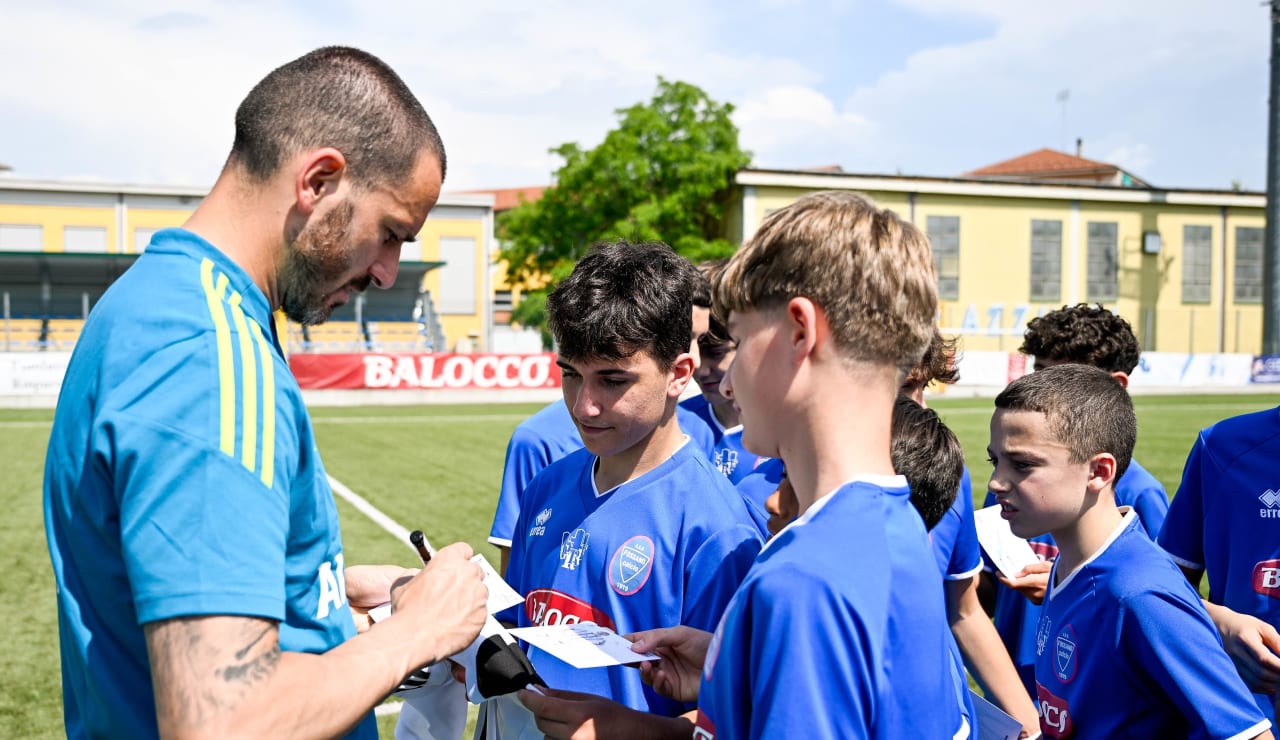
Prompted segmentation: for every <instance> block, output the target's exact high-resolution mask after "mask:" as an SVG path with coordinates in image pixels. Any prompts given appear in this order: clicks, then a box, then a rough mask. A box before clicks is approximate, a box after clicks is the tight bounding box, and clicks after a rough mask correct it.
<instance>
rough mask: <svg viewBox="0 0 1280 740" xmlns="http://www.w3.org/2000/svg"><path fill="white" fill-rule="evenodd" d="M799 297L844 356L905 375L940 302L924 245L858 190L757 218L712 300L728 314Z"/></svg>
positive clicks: (819, 196)
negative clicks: (815, 310)
mask: <svg viewBox="0 0 1280 740" xmlns="http://www.w3.org/2000/svg"><path fill="white" fill-rule="evenodd" d="M797 297H805V298H808V299H809V300H811V301H813V302H814V304H816V305H817V306H818V307H819V308H821V309H822V311H823V312H824V313H825V314H826V317H827V322H828V324H829V325H830V326H831V331H832V334H833V337H834V339H835V343H836V347H837V348H838V349H839V350H840V352H841V353H842V354H843V355H844V356H845V357H846V358H848V359H850V360H853V361H857V362H869V363H876V364H884V363H888V364H893V365H895V366H896V367H897V368H898V369H899V370H900V371H902V372H906V371H907V370H908V369H910V368H911V366H913V365H915V364H916V363H917V362H919V361H920V357H921V356H922V355H923V354H924V351H925V348H926V347H928V345H929V338H930V337H931V336H932V332H933V324H934V316H935V315H936V313H937V308H938V292H937V284H936V281H935V279H934V269H933V257H932V253H931V252H930V250H929V241H928V239H926V238H925V235H924V234H923V233H921V232H920V231H919V230H918V229H916V227H914V226H912V225H911V224H909V223H907V222H905V221H903V220H902V219H901V218H899V217H898V216H897V214H895V213H893V212H892V211H889V210H883V209H880V208H877V207H876V206H875V204H873V203H872V202H871V201H870V200H868V199H867V198H865V197H863V196H861V195H857V194H855V193H850V192H844V191H824V192H819V193H812V194H810V195H806V196H805V197H803V198H801V199H800V200H797V201H796V202H795V203H792V204H791V205H789V206H786V207H785V208H781V209H779V210H777V211H774V212H773V213H771V214H769V215H768V216H766V217H765V219H764V222H763V223H761V224H760V228H759V229H758V230H757V231H756V233H755V235H753V236H752V237H751V239H750V240H748V241H747V243H746V244H744V245H743V246H742V249H741V250H739V251H738V253H737V254H735V255H734V256H733V257H732V258H731V259H730V260H729V264H727V265H725V268H724V271H723V272H721V274H720V279H719V280H717V281H716V285H715V296H714V302H715V303H716V304H717V305H718V306H719V307H720V308H721V310H723V311H724V312H725V313H726V314H727V313H728V312H730V311H746V310H770V309H774V308H778V307H782V306H785V305H786V304H787V302H788V301H790V300H791V299H793V298H797Z"/></svg>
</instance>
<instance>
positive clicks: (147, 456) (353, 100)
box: [44, 47, 486, 738]
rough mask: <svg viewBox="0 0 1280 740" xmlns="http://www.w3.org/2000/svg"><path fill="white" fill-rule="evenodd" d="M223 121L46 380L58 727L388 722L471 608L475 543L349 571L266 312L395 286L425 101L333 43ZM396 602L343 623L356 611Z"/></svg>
mask: <svg viewBox="0 0 1280 740" xmlns="http://www.w3.org/2000/svg"><path fill="white" fill-rule="evenodd" d="M317 90H322V91H324V94H323V95H317V94H316V91H317ZM235 129H236V135H235V143H234V144H233V147H232V151H231V155H230V157H229V159H228V161H227V163H226V165H225V167H224V169H223V171H222V173H221V174H220V175H219V177H218V181H217V182H216V183H215V184H214V187H213V190H212V192H210V194H209V195H208V197H207V198H206V199H205V200H204V201H203V202H202V203H201V204H200V205H199V207H198V208H197V209H196V210H195V212H194V213H193V214H192V216H191V218H190V219H189V220H188V221H187V223H186V224H185V227H184V228H182V229H169V230H164V231H161V232H159V233H157V234H156V235H155V237H154V238H153V240H152V242H151V244H150V245H149V246H148V247H147V250H146V252H145V253H143V254H142V255H141V256H140V257H139V258H138V260H137V262H136V263H135V264H134V265H133V266H132V267H131V268H130V269H129V270H128V271H127V272H126V273H125V274H124V275H122V276H121V277H120V278H119V279H118V280H117V281H116V282H115V283H114V284H113V285H112V286H111V288H110V289H109V290H108V291H107V292H106V293H105V294H104V295H103V297H102V299H101V300H100V301H99V302H98V304H97V305H96V306H95V307H94V309H93V311H92V313H91V314H90V315H89V318H88V320H87V321H86V323H85V327H84V332H83V334H82V335H81V338H80V340H79V342H78V343H77V344H76V348H75V351H74V353H73V355H72V358H71V362H70V365H69V367H68V371H67V374H66V380H65V382H64V384H63V387H62V392H61V395H60V397H59V401H58V410H57V413H56V415H55V418H54V424H53V431H52V434H51V435H50V439H49V451H48V456H47V459H46V466H45V484H44V508H45V529H46V533H47V536H48V541H49V551H50V555H51V557H52V560H53V569H54V574H55V578H56V579H57V586H58V621H59V632H60V640H61V653H62V681H63V707H64V717H65V721H66V729H67V735H68V736H69V737H74V738H79V737H129V738H146V737H156V736H158V735H165V736H191V735H194V734H201V735H202V736H203V735H212V736H223V737H266V736H274V737H286V736H294V735H298V734H307V735H315V736H330V737H332V736H338V735H342V734H344V733H347V732H350V733H351V734H352V735H354V736H359V737H376V735H377V727H376V725H375V723H374V718H373V713H372V711H371V710H372V708H373V706H374V705H375V704H378V703H379V702H381V701H382V700H383V698H384V697H386V695H387V694H388V693H390V692H391V690H392V689H393V688H395V686H396V685H397V684H398V683H399V682H400V681H401V680H402V679H403V678H404V677H405V676H406V675H407V674H409V673H410V672H411V671H413V670H414V669H416V668H418V667H419V666H422V665H424V664H428V663H433V662H435V661H437V660H440V659H443V658H444V657H446V656H448V655H450V654H452V653H454V652H456V651H458V650H460V649H462V648H464V647H466V645H467V644H469V643H470V642H471V640H473V639H474V638H475V636H476V635H477V634H478V633H479V630H480V627H481V625H482V624H483V623H484V618H485V608H484V604H485V593H486V592H485V588H484V586H483V584H482V582H481V572H480V569H479V567H478V566H476V565H474V564H471V563H469V562H467V559H468V558H469V557H470V555H471V550H470V548H469V547H467V546H466V545H458V546H454V547H449V548H445V549H443V550H441V551H440V552H439V553H438V554H437V556H436V558H435V559H434V560H433V561H432V564H431V565H430V566H429V567H427V568H425V569H423V570H422V571H421V572H420V573H419V574H418V575H416V576H413V571H407V570H405V569H403V568H397V567H391V566H387V567H369V566H364V567H351V568H344V559H343V550H342V539H341V534H340V532H339V529H338V516H337V511H336V507H335V506H334V503H333V497H332V493H331V491H330V489H329V484H328V481H327V478H326V476H325V471H324V466H323V465H322V464H321V462H320V459H319V455H318V453H317V450H316V441H315V437H314V435H313V434H312V428H311V423H310V420H309V419H308V417H307V412H306V408H305V407H304V405H303V400H302V393H301V391H300V390H299V389H298V385H297V382H296V381H295V380H294V377H293V375H292V374H291V373H290V372H289V368H288V365H287V364H286V361H285V358H284V352H283V350H282V348H281V346H280V342H279V338H278V337H277V336H276V331H275V330H276V324H275V321H273V317H272V312H273V311H274V310H275V309H277V308H283V310H284V312H285V313H286V314H288V316H289V317H290V318H292V319H293V320H295V321H300V322H303V323H304V324H309V323H316V322H320V321H323V320H324V319H325V318H327V316H328V315H329V312H330V311H332V310H333V308H334V307H336V306H338V305H341V304H342V303H344V302H345V301H346V300H347V299H348V298H350V296H351V294H353V293H355V292H359V291H361V290H363V289H364V288H365V287H367V286H368V285H370V284H372V285H376V286H378V287H382V288H386V287H390V285H391V284H392V283H393V282H394V280H395V277H396V271H397V266H398V262H399V254H400V245H401V243H402V242H403V241H405V240H407V239H412V237H413V234H415V233H416V232H417V231H418V230H419V229H420V228H421V227H422V224H423V221H424V220H425V219H426V217H427V213H428V212H429V211H430V210H431V208H432V206H433V205H434V204H435V202H436V199H437V197H438V194H439V190H440V183H441V180H442V178H443V176H444V161H445V159H444V150H443V148H442V145H441V143H440V139H439V136H438V135H437V133H436V131H435V128H434V126H433V125H432V124H431V120H430V118H429V117H428V116H427V114H426V112H425V111H423V109H422V106H421V105H420V104H419V103H418V101H417V100H416V99H414V97H413V94H412V93H411V92H410V91H409V90H408V88H407V87H406V86H405V85H404V83H403V82H402V81H401V80H400V79H399V77H397V76H396V75H395V73H394V72H393V71H392V70H391V69H390V68H389V67H387V66H386V65H385V64H384V63H382V62H381V61H380V60H378V59H376V58H374V57H372V56H371V55H369V54H366V53H364V52H361V51H358V50H356V49H347V48H339V47H329V48H324V49H319V50H317V51H314V52H312V53H310V54H307V55H305V56H303V57H301V58H300V59H297V60H294V61H293V62H290V63H289V64H286V65H285V66H283V67H281V68H279V69H277V70H275V71H273V72H272V73H271V74H269V75H268V76H267V77H266V78H265V79H263V80H262V81H261V82H260V83H259V84H258V85H257V86H256V87H255V88H254V89H253V91H252V92H250V93H249V95H248V97H246V98H245V100H244V102H243V103H241V105H240V108H239V109H238V110H237V112H236V126H235ZM371 132H381V133H380V135H379V136H377V137H371V136H370V134H371ZM409 576H413V577H412V578H411V579H409V578H408V577H409ZM396 579H406V580H408V583H407V585H404V586H403V587H402V588H399V589H397V590H396V591H395V592H394V593H392V592H390V586H391V585H392V582H393V581H395V580H396ZM388 599H390V600H391V601H392V602H393V605H394V608H395V609H394V613H393V615H392V616H391V617H390V618H388V619H387V620H385V621H383V622H382V623H380V624H379V625H378V626H377V627H375V628H372V629H368V630H367V631H365V632H363V634H360V635H356V631H357V628H356V623H355V621H354V620H353V610H361V611H367V609H368V608H369V607H372V606H374V605H377V604H379V603H382V602H385V601H387V600H388Z"/></svg>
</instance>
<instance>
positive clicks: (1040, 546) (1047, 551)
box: [1027, 542, 1058, 561]
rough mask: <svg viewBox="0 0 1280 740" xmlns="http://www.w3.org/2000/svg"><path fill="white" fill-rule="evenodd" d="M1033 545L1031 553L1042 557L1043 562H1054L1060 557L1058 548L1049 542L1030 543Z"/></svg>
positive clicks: (1029, 543)
mask: <svg viewBox="0 0 1280 740" xmlns="http://www.w3.org/2000/svg"><path fill="white" fill-rule="evenodd" d="M1027 544H1028V545H1031V551H1032V552H1034V553H1035V554H1036V555H1039V556H1040V559H1041V560H1046V561H1048V560H1054V559H1056V558H1057V557H1058V546H1057V545H1053V544H1050V543H1048V542H1028V543H1027Z"/></svg>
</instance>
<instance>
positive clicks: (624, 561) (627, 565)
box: [609, 534, 653, 596]
mask: <svg viewBox="0 0 1280 740" xmlns="http://www.w3.org/2000/svg"><path fill="white" fill-rule="evenodd" d="M651 573H653V540H651V539H649V538H648V537H645V536H644V535H642V534H638V535H636V536H635V537H632V538H631V539H629V540H627V541H626V542H623V543H622V547H619V548H618V549H617V550H614V552H613V557H612V558H610V559H609V585H610V586H612V587H613V590H614V591H616V592H617V593H619V594H621V595H623V596H630V595H631V594H634V593H635V592H637V591H639V590H640V589H641V588H643V587H644V584H646V583H648V582H649V575H650V574H651Z"/></svg>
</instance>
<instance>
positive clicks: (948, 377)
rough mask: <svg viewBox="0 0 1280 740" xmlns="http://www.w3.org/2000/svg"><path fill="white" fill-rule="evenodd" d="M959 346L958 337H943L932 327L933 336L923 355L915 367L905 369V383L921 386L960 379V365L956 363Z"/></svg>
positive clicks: (948, 383)
mask: <svg viewBox="0 0 1280 740" xmlns="http://www.w3.org/2000/svg"><path fill="white" fill-rule="evenodd" d="M959 346H960V339H959V337H944V336H942V332H941V331H939V330H938V328H937V327H934V329H933V337H932V338H931V339H930V340H929V347H928V348H927V349H925V351H924V357H921V358H920V362H918V363H916V365H915V367H913V368H911V369H910V370H908V371H907V377H906V380H903V381H902V384H903V385H904V386H906V385H912V386H914V385H919V386H920V387H921V388H924V387H925V386H927V385H929V384H930V383H932V382H934V381H937V382H939V383H943V384H945V385H951V384H952V383H955V382H956V381H957V380H959V379H960V366H959V365H957V364H956V352H957V351H958V349H959Z"/></svg>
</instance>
